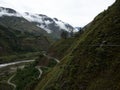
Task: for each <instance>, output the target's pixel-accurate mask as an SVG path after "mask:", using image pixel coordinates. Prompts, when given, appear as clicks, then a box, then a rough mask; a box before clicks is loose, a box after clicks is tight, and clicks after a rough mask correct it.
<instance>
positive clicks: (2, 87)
mask: <svg viewBox="0 0 120 90" xmlns="http://www.w3.org/2000/svg"><path fill="white" fill-rule="evenodd" d="M0 90H12V86H10V85H8V84H7V83H0Z"/></svg>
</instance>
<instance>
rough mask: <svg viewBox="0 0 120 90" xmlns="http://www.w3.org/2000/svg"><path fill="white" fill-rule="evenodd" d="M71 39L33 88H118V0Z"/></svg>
mask: <svg viewBox="0 0 120 90" xmlns="http://www.w3.org/2000/svg"><path fill="white" fill-rule="evenodd" d="M66 42H67V41H66ZM74 42H75V45H74V47H73V46H71V47H70V48H71V49H70V50H69V52H68V53H66V54H65V55H64V57H63V58H62V59H61V63H60V64H58V65H56V66H55V67H54V68H53V70H52V71H51V72H50V73H48V74H47V75H46V76H45V77H44V78H43V79H42V80H41V81H40V82H39V84H38V85H37V86H36V88H35V90H119V89H120V46H119V45H120V0H116V2H115V3H114V4H113V5H112V6H111V7H109V8H108V10H106V11H104V12H102V13H100V14H99V15H98V16H97V17H96V18H95V19H94V20H93V21H92V22H91V24H90V26H89V27H87V29H86V31H85V32H84V33H83V34H82V35H81V36H80V37H79V38H78V41H77V40H75V41H74ZM63 53H64V51H63Z"/></svg>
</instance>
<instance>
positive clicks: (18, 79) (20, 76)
mask: <svg viewBox="0 0 120 90" xmlns="http://www.w3.org/2000/svg"><path fill="white" fill-rule="evenodd" d="M38 75H39V71H38V70H37V69H36V68H35V65H34V64H29V65H27V66H26V67H25V68H24V69H22V70H21V69H18V70H17V73H16V75H15V77H14V78H13V80H14V82H13V83H15V84H16V85H17V87H16V90H25V88H27V87H28V86H31V85H33V84H34V83H35V82H36V81H37V78H38ZM31 87H32V86H31Z"/></svg>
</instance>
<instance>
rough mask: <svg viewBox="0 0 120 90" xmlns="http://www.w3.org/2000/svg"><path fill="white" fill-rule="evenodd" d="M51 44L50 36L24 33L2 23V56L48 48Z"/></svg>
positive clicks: (0, 54)
mask: <svg viewBox="0 0 120 90" xmlns="http://www.w3.org/2000/svg"><path fill="white" fill-rule="evenodd" d="M50 44H51V40H50V38H48V36H44V35H40V36H39V35H35V34H31V33H29V32H24V33H23V32H22V31H19V30H16V29H13V28H10V27H8V26H6V25H4V24H1V23H0V56H3V55H7V54H9V55H10V54H12V53H20V52H33V51H40V50H47V48H48V47H49V46H50Z"/></svg>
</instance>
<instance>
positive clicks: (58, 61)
mask: <svg viewBox="0 0 120 90" xmlns="http://www.w3.org/2000/svg"><path fill="white" fill-rule="evenodd" d="M43 55H44V56H45V57H47V58H49V59H53V60H55V61H56V62H57V63H60V60H58V59H56V58H54V57H51V56H49V55H47V54H45V53H43Z"/></svg>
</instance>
